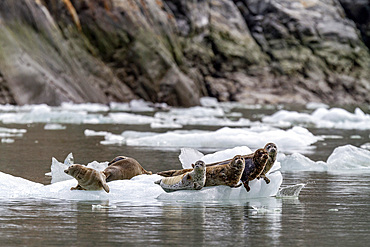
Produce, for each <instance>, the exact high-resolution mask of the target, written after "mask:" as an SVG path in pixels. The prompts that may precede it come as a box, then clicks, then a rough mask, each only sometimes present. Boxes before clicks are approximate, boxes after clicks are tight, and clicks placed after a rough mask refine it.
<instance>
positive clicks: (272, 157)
mask: <svg viewBox="0 0 370 247" xmlns="http://www.w3.org/2000/svg"><path fill="white" fill-rule="evenodd" d="M264 149H265V150H266V151H267V152H268V155H269V158H268V161H267V163H266V166H265V169H264V170H263V172H262V173H261V175H260V176H258V177H257V179H259V178H261V177H262V178H263V179H264V180H265V182H266V183H267V184H268V183H270V179H268V178H267V177H266V173H267V172H268V171H269V170H270V169H271V167H272V166H273V165H274V163H275V161H276V155H277V147H276V145H275V144H274V143H271V142H270V143H267V144H266V145H265V147H264ZM253 156H254V153H251V154H247V155H242V157H243V158H244V159H245V162H246V163H247V162H249V161H251V160H252V159H253ZM231 160H232V159H228V160H223V161H219V162H215V163H211V164H207V165H206V167H207V168H208V167H210V166H214V165H223V164H227V163H229V162H230V161H231ZM191 170H192V169H182V170H168V171H161V172H158V173H157V174H158V175H161V176H164V177H172V176H178V175H181V174H184V173H186V172H189V171H191Z"/></svg>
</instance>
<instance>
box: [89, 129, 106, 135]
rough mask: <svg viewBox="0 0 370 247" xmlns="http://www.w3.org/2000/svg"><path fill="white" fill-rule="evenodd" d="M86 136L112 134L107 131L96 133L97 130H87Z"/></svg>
mask: <svg viewBox="0 0 370 247" xmlns="http://www.w3.org/2000/svg"><path fill="white" fill-rule="evenodd" d="M84 134H85V136H106V135H108V134H110V133H109V132H107V131H95V130H89V129H85V131H84Z"/></svg>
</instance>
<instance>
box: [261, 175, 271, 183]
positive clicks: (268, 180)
mask: <svg viewBox="0 0 370 247" xmlns="http://www.w3.org/2000/svg"><path fill="white" fill-rule="evenodd" d="M261 178H263V179H264V180H265V182H266V184H269V183H270V179H269V178H268V177H266V176H265V175H263V176H261Z"/></svg>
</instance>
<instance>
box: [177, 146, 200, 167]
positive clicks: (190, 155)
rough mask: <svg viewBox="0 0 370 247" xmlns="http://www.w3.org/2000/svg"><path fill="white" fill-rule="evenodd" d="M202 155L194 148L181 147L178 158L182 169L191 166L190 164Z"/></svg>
mask: <svg viewBox="0 0 370 247" xmlns="http://www.w3.org/2000/svg"><path fill="white" fill-rule="evenodd" d="M203 157H204V154H202V153H201V152H199V151H198V150H196V149H194V148H181V153H180V155H179V160H180V162H181V164H182V168H183V169H189V168H192V166H191V164H194V163H195V162H197V161H198V160H200V159H201V158H203Z"/></svg>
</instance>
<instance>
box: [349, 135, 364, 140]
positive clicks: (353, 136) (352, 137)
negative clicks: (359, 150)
mask: <svg viewBox="0 0 370 247" xmlns="http://www.w3.org/2000/svg"><path fill="white" fill-rule="evenodd" d="M350 138H351V139H362V137H361V136H360V135H351V136H350Z"/></svg>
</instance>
